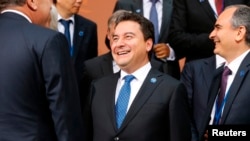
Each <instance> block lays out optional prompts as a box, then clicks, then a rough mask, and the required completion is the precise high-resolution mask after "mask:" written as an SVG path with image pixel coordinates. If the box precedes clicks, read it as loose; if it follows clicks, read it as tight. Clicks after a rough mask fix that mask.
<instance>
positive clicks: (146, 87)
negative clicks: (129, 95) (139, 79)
mask: <svg viewBox="0 0 250 141" xmlns="http://www.w3.org/2000/svg"><path fill="white" fill-rule="evenodd" d="M161 76H162V73H159V71H157V70H154V69H151V70H150V72H149V73H148V75H147V77H146V79H145V81H144V82H143V84H142V86H141V88H140V90H139V92H138V94H137V96H136V97H135V99H134V101H133V103H132V105H131V107H130V109H129V111H128V113H127V116H126V117H125V119H124V122H123V124H122V126H121V128H120V129H119V131H122V130H123V129H124V128H125V127H126V126H127V124H128V123H129V122H130V121H131V120H132V119H133V118H134V117H135V116H136V114H137V113H138V112H139V111H140V109H141V108H142V106H143V105H144V104H145V103H146V102H147V100H148V99H149V98H150V96H151V95H152V94H153V92H154V90H155V89H156V88H157V86H158V85H159V84H160V83H161V82H162V77H161Z"/></svg>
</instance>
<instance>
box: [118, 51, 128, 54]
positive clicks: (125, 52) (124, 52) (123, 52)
mask: <svg viewBox="0 0 250 141" xmlns="http://www.w3.org/2000/svg"><path fill="white" fill-rule="evenodd" d="M127 53H129V51H122V52H118V53H117V54H118V55H123V54H127Z"/></svg>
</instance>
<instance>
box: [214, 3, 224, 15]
mask: <svg viewBox="0 0 250 141" xmlns="http://www.w3.org/2000/svg"><path fill="white" fill-rule="evenodd" d="M215 6H216V10H217V15H220V13H221V12H222V10H223V0H215Z"/></svg>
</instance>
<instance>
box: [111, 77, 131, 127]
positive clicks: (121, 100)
mask: <svg viewBox="0 0 250 141" xmlns="http://www.w3.org/2000/svg"><path fill="white" fill-rule="evenodd" d="M134 78H135V77H134V76H133V75H127V76H125V77H124V79H125V82H124V84H123V86H122V88H121V90H120V92H119V96H118V99H117V102H116V106H115V108H116V124H117V128H118V129H119V128H120V126H121V124H122V122H123V119H124V118H125V116H126V112H127V107H128V102H129V97H130V91H131V88H130V82H131V81H132V80H133V79H134Z"/></svg>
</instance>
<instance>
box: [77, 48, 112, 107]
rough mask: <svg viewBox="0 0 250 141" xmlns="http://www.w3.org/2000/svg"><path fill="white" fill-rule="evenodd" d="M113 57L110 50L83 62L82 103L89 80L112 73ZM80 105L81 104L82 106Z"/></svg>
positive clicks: (85, 97)
mask: <svg viewBox="0 0 250 141" xmlns="http://www.w3.org/2000/svg"><path fill="white" fill-rule="evenodd" d="M112 61H113V57H112V54H111V52H108V53H106V54H103V55H101V56H98V57H95V58H92V59H89V60H87V61H85V62H84V71H83V85H82V86H81V87H82V88H83V89H84V94H85V95H83V97H82V98H81V100H82V103H83V104H84V105H85V103H86V99H87V95H88V93H89V89H90V85H91V82H92V81H93V80H95V79H98V78H101V77H103V76H106V75H111V74H113V63H112ZM84 105H82V106H84Z"/></svg>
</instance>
